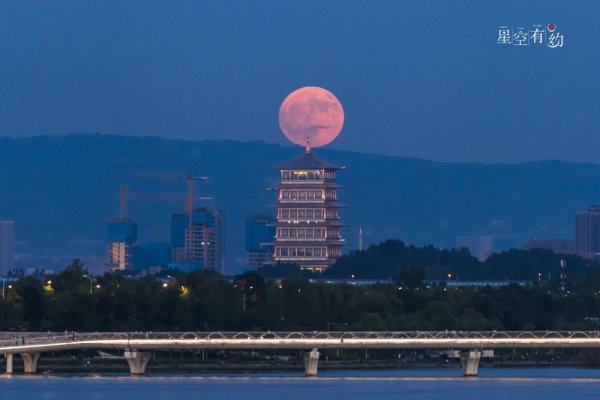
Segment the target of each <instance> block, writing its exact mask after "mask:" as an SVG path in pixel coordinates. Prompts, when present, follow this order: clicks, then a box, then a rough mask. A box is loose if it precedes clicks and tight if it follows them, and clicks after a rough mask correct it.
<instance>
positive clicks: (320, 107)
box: [279, 86, 344, 147]
mask: <svg viewBox="0 0 600 400" xmlns="http://www.w3.org/2000/svg"><path fill="white" fill-rule="evenodd" d="M343 125H344V109H343V108H342V104H341V103H340V101H339V100H338V99H337V98H336V97H335V96H334V95H333V93H331V92H330V91H328V90H325V89H323V88H320V87H317V86H305V87H303V88H300V89H298V90H295V91H293V92H292V93H290V94H289V95H288V96H287V97H286V98H285V100H284V101H283V103H282V104H281V107H280V108H279V126H280V127H281V130H282V131H283V133H284V134H285V136H286V137H287V138H288V140H289V141H290V142H292V143H295V144H299V145H301V146H304V145H306V139H307V138H309V139H310V146H311V147H321V146H325V145H326V144H328V143H331V142H332V141H333V140H334V139H335V138H336V137H337V136H338V135H339V134H340V131H341V130H342V126H343Z"/></svg>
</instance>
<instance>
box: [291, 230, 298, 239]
mask: <svg viewBox="0 0 600 400" xmlns="http://www.w3.org/2000/svg"><path fill="white" fill-rule="evenodd" d="M296 236H298V230H297V229H296V228H291V229H290V237H296Z"/></svg>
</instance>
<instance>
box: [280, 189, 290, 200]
mask: <svg viewBox="0 0 600 400" xmlns="http://www.w3.org/2000/svg"><path fill="white" fill-rule="evenodd" d="M281 198H282V199H289V198H290V192H289V190H282V191H281Z"/></svg>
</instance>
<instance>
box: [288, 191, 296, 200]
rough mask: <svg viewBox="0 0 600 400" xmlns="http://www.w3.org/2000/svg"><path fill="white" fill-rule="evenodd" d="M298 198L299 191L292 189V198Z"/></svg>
mask: <svg viewBox="0 0 600 400" xmlns="http://www.w3.org/2000/svg"><path fill="white" fill-rule="evenodd" d="M297 198H298V191H296V190H292V191H290V199H292V200H296V199H297Z"/></svg>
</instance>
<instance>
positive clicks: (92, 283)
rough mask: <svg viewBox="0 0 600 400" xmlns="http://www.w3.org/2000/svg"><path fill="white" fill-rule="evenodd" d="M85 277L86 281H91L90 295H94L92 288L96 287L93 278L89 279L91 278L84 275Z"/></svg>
mask: <svg viewBox="0 0 600 400" xmlns="http://www.w3.org/2000/svg"><path fill="white" fill-rule="evenodd" d="M83 277H84V278H85V279H87V280H89V281H90V294H92V293H93V292H92V291H93V289H92V288H93V286H94V282H92V278H90V277H89V276H87V275H83Z"/></svg>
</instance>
